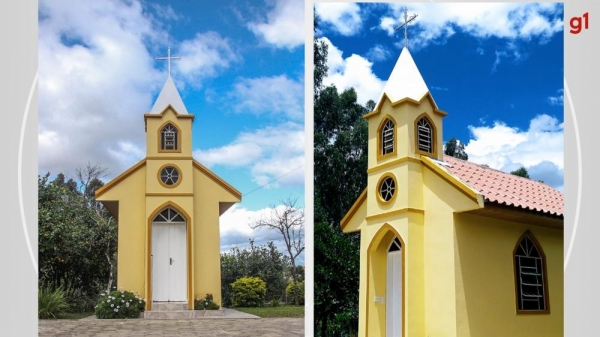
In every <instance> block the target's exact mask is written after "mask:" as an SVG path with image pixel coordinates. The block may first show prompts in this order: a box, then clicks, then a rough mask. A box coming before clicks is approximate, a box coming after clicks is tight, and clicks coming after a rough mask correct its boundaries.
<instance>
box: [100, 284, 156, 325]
mask: <svg viewBox="0 0 600 337" xmlns="http://www.w3.org/2000/svg"><path fill="white" fill-rule="evenodd" d="M145 307H146V301H145V300H144V299H143V298H141V297H140V294H134V293H133V292H131V291H126V290H122V289H119V290H113V291H111V292H108V291H106V292H103V293H101V294H100V297H99V298H98V304H96V317H98V318H138V317H139V316H140V312H144V308H145Z"/></svg>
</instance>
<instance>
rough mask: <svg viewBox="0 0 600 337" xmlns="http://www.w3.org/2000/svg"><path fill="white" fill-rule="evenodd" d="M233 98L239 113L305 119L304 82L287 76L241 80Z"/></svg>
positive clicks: (236, 86) (235, 87) (236, 84)
mask: <svg viewBox="0 0 600 337" xmlns="http://www.w3.org/2000/svg"><path fill="white" fill-rule="evenodd" d="M229 96H230V97H231V98H232V99H233V101H232V102H233V104H234V107H233V109H234V111H236V112H240V113H241V112H250V113H253V114H256V115H261V114H270V115H280V116H285V117H287V118H291V119H293V120H303V119H304V83H303V82H302V81H295V80H292V79H289V78H288V77H287V76H285V75H279V76H273V77H260V78H242V79H239V80H238V81H237V83H235V85H234V88H233V91H232V92H231V93H230V94H229Z"/></svg>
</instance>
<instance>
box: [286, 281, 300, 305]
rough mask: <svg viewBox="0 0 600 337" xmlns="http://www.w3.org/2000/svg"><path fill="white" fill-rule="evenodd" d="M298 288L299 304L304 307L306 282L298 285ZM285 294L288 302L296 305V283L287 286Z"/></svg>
mask: <svg viewBox="0 0 600 337" xmlns="http://www.w3.org/2000/svg"><path fill="white" fill-rule="evenodd" d="M296 288H297V289H298V304H299V305H304V281H301V282H298V283H296ZM285 293H286V294H287V298H288V302H291V303H295V297H294V281H292V282H290V283H289V284H288V285H287V287H286V288H285Z"/></svg>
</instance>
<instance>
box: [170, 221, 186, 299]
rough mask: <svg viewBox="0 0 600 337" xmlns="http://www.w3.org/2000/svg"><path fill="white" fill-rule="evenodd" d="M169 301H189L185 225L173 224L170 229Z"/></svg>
mask: <svg viewBox="0 0 600 337" xmlns="http://www.w3.org/2000/svg"><path fill="white" fill-rule="evenodd" d="M169 239H170V240H169V252H170V254H171V260H170V261H169V263H170V265H169V278H170V280H169V281H170V282H169V286H170V288H169V301H186V300H187V298H186V297H187V296H186V295H187V291H186V288H187V272H186V271H187V267H186V265H187V259H186V254H185V252H186V242H185V223H179V224H174V223H173V224H171V226H170V227H169Z"/></svg>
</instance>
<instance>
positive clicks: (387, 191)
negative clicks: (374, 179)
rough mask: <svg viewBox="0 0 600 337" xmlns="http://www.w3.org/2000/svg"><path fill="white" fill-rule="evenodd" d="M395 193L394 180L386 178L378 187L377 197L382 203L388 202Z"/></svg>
mask: <svg viewBox="0 0 600 337" xmlns="http://www.w3.org/2000/svg"><path fill="white" fill-rule="evenodd" d="M395 192H396V182H395V181H394V178H392V177H387V178H385V179H384V180H383V181H382V182H381V184H380V185H379V196H381V199H382V200H383V201H390V200H392V197H393V196H394V193H395Z"/></svg>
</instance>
